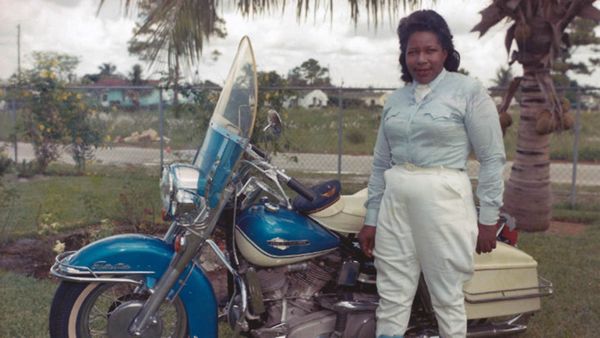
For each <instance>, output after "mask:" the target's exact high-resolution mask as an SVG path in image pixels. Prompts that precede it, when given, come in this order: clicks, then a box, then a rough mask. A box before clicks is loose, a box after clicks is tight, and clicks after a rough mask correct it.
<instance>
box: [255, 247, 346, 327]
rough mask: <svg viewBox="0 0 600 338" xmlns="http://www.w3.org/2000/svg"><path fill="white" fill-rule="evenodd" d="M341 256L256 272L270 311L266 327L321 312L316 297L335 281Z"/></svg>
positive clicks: (330, 256)
mask: <svg viewBox="0 0 600 338" xmlns="http://www.w3.org/2000/svg"><path fill="white" fill-rule="evenodd" d="M340 263H341V259H340V257H339V256H338V255H335V254H330V255H327V256H325V257H320V258H319V259H314V260H310V261H307V262H302V263H298V264H292V265H288V266H284V267H278V268H270V269H262V270H258V271H257V276H258V281H259V283H260V285H261V289H262V293H263V295H262V296H263V302H264V304H265V308H266V311H267V320H266V323H265V326H266V327H272V326H275V325H277V324H279V323H282V322H288V321H290V320H292V321H293V320H294V319H296V318H298V317H302V316H305V315H307V314H310V313H312V312H315V311H317V310H319V304H318V303H317V300H316V298H315V295H319V294H320V293H321V291H322V290H323V288H324V287H325V286H326V285H327V284H328V283H330V282H332V281H333V280H334V279H335V276H336V272H337V271H338V269H339V267H340Z"/></svg>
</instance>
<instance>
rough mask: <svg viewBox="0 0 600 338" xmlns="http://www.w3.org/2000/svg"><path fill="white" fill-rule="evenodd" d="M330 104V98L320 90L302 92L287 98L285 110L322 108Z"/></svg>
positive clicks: (284, 104)
mask: <svg viewBox="0 0 600 338" xmlns="http://www.w3.org/2000/svg"><path fill="white" fill-rule="evenodd" d="M328 103H329V96H327V94H325V92H324V91H322V90H320V89H312V90H300V91H297V95H294V96H290V97H288V98H286V100H285V101H284V102H283V106H284V107H285V108H291V107H303V108H322V107H326V106H327V104H328Z"/></svg>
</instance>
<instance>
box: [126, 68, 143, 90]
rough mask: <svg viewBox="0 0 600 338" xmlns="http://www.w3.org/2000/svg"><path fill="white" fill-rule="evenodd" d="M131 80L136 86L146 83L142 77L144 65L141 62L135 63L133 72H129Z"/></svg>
mask: <svg viewBox="0 0 600 338" xmlns="http://www.w3.org/2000/svg"><path fill="white" fill-rule="evenodd" d="M129 80H130V81H131V84H132V85H134V86H140V85H142V84H144V80H143V79H142V66H140V65H139V64H135V65H133V67H132V68H131V72H130V73H129Z"/></svg>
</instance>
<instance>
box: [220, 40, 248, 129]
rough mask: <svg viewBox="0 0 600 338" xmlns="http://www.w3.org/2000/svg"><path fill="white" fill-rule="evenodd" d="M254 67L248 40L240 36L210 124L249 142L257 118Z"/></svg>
mask: <svg viewBox="0 0 600 338" xmlns="http://www.w3.org/2000/svg"><path fill="white" fill-rule="evenodd" d="M256 96H257V84H256V64H255V62H254V52H253V51H252V46H251V45H250V39H248V37H243V38H242V41H240V45H239V47H238V52H237V55H236V57H235V59H234V61H233V65H232V66H231V69H230V70H229V75H228V76H227V81H226V82H225V86H224V87H223V90H222V91H221V95H220V96H219V101H218V102H217V106H216V107H215V111H214V112H213V116H212V118H211V122H212V123H215V124H218V125H220V126H222V127H224V128H226V129H227V130H228V131H229V132H231V133H233V134H236V135H238V136H241V137H243V138H246V139H249V138H250V136H252V129H253V128H254V117H255V116H256Z"/></svg>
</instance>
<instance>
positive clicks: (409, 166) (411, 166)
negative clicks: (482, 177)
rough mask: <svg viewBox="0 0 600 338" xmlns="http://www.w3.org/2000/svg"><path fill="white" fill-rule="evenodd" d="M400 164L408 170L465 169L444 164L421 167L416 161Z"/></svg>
mask: <svg viewBox="0 0 600 338" xmlns="http://www.w3.org/2000/svg"><path fill="white" fill-rule="evenodd" d="M398 166H400V167H402V168H404V169H406V170H408V171H439V170H451V171H463V169H455V168H448V167H444V166H443V165H438V166H433V167H420V166H418V165H416V164H414V163H410V162H404V163H402V164H398Z"/></svg>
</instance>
